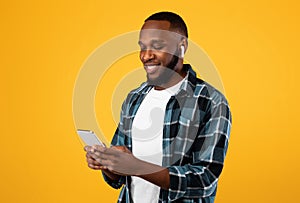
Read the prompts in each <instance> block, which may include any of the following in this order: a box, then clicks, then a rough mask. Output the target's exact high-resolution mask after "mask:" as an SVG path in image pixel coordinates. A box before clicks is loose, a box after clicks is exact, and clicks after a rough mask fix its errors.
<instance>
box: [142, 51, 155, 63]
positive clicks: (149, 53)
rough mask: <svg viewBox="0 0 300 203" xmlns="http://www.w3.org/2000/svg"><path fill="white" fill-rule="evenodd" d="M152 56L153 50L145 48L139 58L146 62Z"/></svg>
mask: <svg viewBox="0 0 300 203" xmlns="http://www.w3.org/2000/svg"><path fill="white" fill-rule="evenodd" d="M153 58H154V53H153V50H151V49H146V50H143V51H142V54H141V59H142V61H143V62H147V61H149V60H151V59H153Z"/></svg>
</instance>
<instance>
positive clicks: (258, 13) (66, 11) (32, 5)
mask: <svg viewBox="0 0 300 203" xmlns="http://www.w3.org/2000/svg"><path fill="white" fill-rule="evenodd" d="M299 9H300V6H299V3H297V1H295V0H294V1H292V0H286V1H275V0H274V1H266V0H264V1H258V0H252V1H247V2H244V1H233V0H229V1H202V0H201V1H179V0H173V1H158V0H152V1H133V0H128V1H118V2H117V1H106V2H103V1H91V0H88V1H76V0H73V1H56V0H52V1H50V0H48V1H33V0H28V1H2V2H1V6H0V11H1V12H0V16H1V18H0V21H1V34H0V36H1V49H0V50H1V60H0V67H1V74H0V83H1V85H0V88H1V100H0V104H1V107H2V108H1V155H0V161H1V169H0V170H1V171H0V187H1V188H0V201H1V202H89V201H93V202H116V199H117V196H118V193H119V191H115V190H113V189H111V188H110V187H109V186H107V185H106V184H105V183H104V181H103V179H102V177H101V176H100V174H99V172H98V171H92V170H90V169H89V168H87V166H86V164H85V157H84V152H83V150H82V145H81V143H80V142H79V139H78V137H77V135H76V133H75V127H74V123H73V115H72V94H73V88H74V84H75V80H76V77H77V74H78V73H79V70H80V67H81V66H82V64H83V63H84V61H85V60H86V59H87V57H88V56H89V55H90V53H91V52H92V51H93V50H94V49H95V48H97V47H98V46H99V45H101V44H102V43H104V42H105V41H107V40H109V39H111V38H112V37H114V36H116V35H119V34H122V33H125V32H129V31H132V30H137V29H139V28H140V26H141V25H142V23H143V20H144V19H145V18H146V17H147V16H148V15H150V14H151V13H153V12H156V11H161V10H171V11H175V12H177V13H179V14H180V15H182V17H183V18H184V19H185V21H186V22H187V24H188V28H189V32H190V38H191V39H192V40H193V41H194V42H196V43H198V44H199V45H200V46H201V47H202V48H204V50H205V51H206V52H207V53H208V55H209V56H210V57H211V59H212V60H213V61H214V63H215V64H216V66H217V68H218V71H219V72H220V75H221V77H222V80H223V83H224V87H225V91H226V96H227V98H228V100H229V102H230V105H231V109H232V115H233V128H232V133H231V140H230V146H229V151H228V154H227V159H226V162H225V168H224V171H223V173H222V175H221V179H220V182H219V188H218V193H217V199H216V202H220V203H225V202H228V203H229V202H230V203H232V202H243V203H247V202H261V203H265V202H280V203H282V202H299V201H300V197H299V195H298V194H297V191H298V182H299V181H300V178H299V174H298V172H299V169H300V167H299V166H300V164H299V161H300V160H299V154H300V152H299V141H300V138H299V137H298V136H299V118H298V115H299V113H300V111H299V108H298V100H299V98H300V95H299V89H298V88H299V86H298V84H297V76H298V74H299V73H300V71H299V67H300V66H299V65H300V64H299V47H300V44H299V35H300V31H299ZM132 60H135V61H134V62H132V63H133V64H138V59H137V58H134V57H132ZM125 62H126V63H125ZM125 62H124V63H125V64H127V65H128V66H129V67H130V65H131V64H128V63H130V62H128V61H126V60H125ZM127 69H128V67H127ZM128 70H130V69H128ZM110 94H111V92H109V91H108V92H106V95H109V96H110ZM97 100H99V97H98V96H97ZM97 116H98V117H99V120H101V118H102V119H103V118H107V119H108V120H107V125H105V126H104V129H103V131H104V132H105V133H106V134H107V137H111V133H112V132H113V131H114V128H115V126H114V125H115V123H114V122H113V119H112V115H111V114H107V113H104V114H102V115H97Z"/></svg>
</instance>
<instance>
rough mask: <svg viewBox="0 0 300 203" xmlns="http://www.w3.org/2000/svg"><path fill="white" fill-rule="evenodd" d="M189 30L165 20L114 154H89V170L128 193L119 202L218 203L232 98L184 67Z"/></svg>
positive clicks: (150, 33) (150, 27)
mask: <svg viewBox="0 0 300 203" xmlns="http://www.w3.org/2000/svg"><path fill="white" fill-rule="evenodd" d="M187 38H188V32H187V27H186V25H185V23H184V21H183V20H182V18H181V17H180V16H178V15H177V14H174V13H171V12H159V13H156V14H153V15H152V16H150V17H148V18H147V19H146V20H145V23H144V25H143V26H142V29H141V32H140V37H139V42H138V43H139V46H140V48H141V50H140V59H141V61H142V63H143V65H144V69H145V71H146V74H147V82H145V83H143V84H142V85H141V86H140V87H139V88H137V89H135V90H133V91H131V92H130V93H129V94H128V96H127V98H126V100H125V101H124V103H123V105H122V111H121V117H120V122H119V125H118V128H117V130H116V132H115V134H114V137H113V140H112V147H110V148H103V147H101V146H93V147H88V146H87V147H85V150H86V152H87V154H86V156H87V162H88V166H89V167H90V168H92V169H95V170H102V173H103V176H104V179H105V181H106V182H107V183H108V184H109V185H111V186H112V187H114V188H120V187H121V186H123V185H124V187H123V188H122V190H121V193H120V197H119V200H118V202H126V203H127V202H128V203H129V202H135V203H136V202H137V203H146V202H151V203H152V202H198V203H200V202H201V203H202V202H209V203H212V202H214V198H215V195H216V189H217V182H218V177H219V175H220V173H221V171H222V168H223V163H224V159H225V154H226V151H227V146H228V138H229V134H230V128H231V114H230V110H229V107H228V104H227V101H226V99H225V97H224V96H223V95H222V94H221V93H220V92H219V91H217V90H216V89H215V88H213V87H212V86H210V85H209V84H207V83H206V82H204V81H203V80H201V79H199V78H197V77H196V74H195V72H194V71H193V70H192V68H191V66H190V65H188V64H183V57H184V53H185V51H186V50H187V47H188V41H187Z"/></svg>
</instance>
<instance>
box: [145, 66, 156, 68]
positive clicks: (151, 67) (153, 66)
mask: <svg viewBox="0 0 300 203" xmlns="http://www.w3.org/2000/svg"><path fill="white" fill-rule="evenodd" d="M147 68H148V69H153V68H156V66H147Z"/></svg>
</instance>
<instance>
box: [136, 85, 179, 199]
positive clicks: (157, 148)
mask: <svg viewBox="0 0 300 203" xmlns="http://www.w3.org/2000/svg"><path fill="white" fill-rule="evenodd" d="M182 82H183V80H181V81H180V82H179V83H177V84H176V85H174V86H172V87H170V88H167V89H164V90H155V89H154V88H152V89H151V90H150V91H149V93H148V94H147V95H146V97H145V98H144V100H143V102H142V103H141V105H140V107H139V109H138V110H137V113H136V115H135V118H134V120H133V123H132V153H133V155H134V156H135V157H137V158H138V159H141V160H144V161H147V162H150V163H153V164H156V165H160V166H161V165H162V138H163V125H164V117H165V109H166V105H167V103H168V101H169V100H170V97H171V96H172V95H174V94H175V93H176V92H177V91H178V90H179V88H180V86H181V84H182ZM159 191H160V187H158V186H156V185H154V184H152V183H150V182H148V181H146V180H144V179H142V178H139V177H132V182H131V196H132V199H133V202H134V203H140V202H143V203H157V202H158V198H159Z"/></svg>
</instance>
